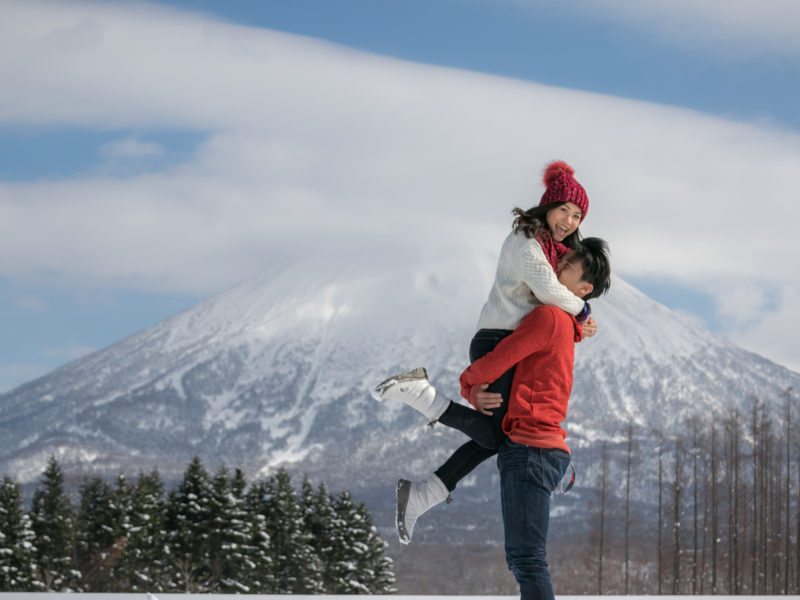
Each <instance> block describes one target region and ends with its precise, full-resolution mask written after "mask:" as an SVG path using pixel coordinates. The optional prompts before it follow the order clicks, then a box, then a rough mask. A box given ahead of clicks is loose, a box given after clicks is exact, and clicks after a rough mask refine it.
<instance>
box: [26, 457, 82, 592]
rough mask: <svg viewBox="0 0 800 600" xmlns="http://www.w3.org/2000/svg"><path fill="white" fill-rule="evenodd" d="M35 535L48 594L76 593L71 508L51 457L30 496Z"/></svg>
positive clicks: (78, 575)
mask: <svg viewBox="0 0 800 600" xmlns="http://www.w3.org/2000/svg"><path fill="white" fill-rule="evenodd" d="M31 520H32V522H33V531H34V533H35V534H36V540H35V541H34V545H35V546H36V562H37V566H38V570H39V573H40V577H41V579H42V582H43V584H44V587H45V589H47V590H48V591H76V590H79V589H80V587H79V581H80V577H81V573H80V572H79V571H78V570H77V569H76V565H75V557H74V553H73V550H74V530H75V525H74V520H73V514H72V505H71V504H70V501H69V498H68V497H67V495H66V494H65V493H64V474H63V472H62V471H61V466H60V465H59V464H58V461H57V460H56V458H55V457H54V456H51V457H50V459H49V460H48V462H47V468H46V469H45V471H44V474H43V476H42V481H41V487H38V488H37V489H36V491H35V492H34V494H33V507H32V510H31Z"/></svg>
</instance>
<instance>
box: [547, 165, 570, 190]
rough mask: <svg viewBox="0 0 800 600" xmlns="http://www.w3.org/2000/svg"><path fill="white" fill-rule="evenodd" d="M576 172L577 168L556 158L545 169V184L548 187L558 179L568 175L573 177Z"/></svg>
mask: <svg viewBox="0 0 800 600" xmlns="http://www.w3.org/2000/svg"><path fill="white" fill-rule="evenodd" d="M574 174H575V169H573V168H572V167H570V166H569V165H568V164H567V163H565V162H564V161H563V160H554V161H553V162H551V163H550V164H548V165H547V166H546V167H545V169H544V178H543V179H544V185H545V187H548V186H549V185H550V184H551V183H552V182H553V181H555V180H556V179H558V178H560V177H562V176H564V175H568V176H570V177H572V175H574Z"/></svg>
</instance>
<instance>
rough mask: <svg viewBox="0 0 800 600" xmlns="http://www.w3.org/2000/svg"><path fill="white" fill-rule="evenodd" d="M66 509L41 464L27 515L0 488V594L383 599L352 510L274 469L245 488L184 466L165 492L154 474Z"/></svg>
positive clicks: (351, 504) (383, 563)
mask: <svg viewBox="0 0 800 600" xmlns="http://www.w3.org/2000/svg"><path fill="white" fill-rule="evenodd" d="M78 496H79V498H78V502H77V504H76V505H73V503H72V502H71V500H70V498H69V496H68V495H67V493H66V492H65V489H64V474H63V472H62V469H61V467H60V465H59V463H58V461H57V460H56V459H55V458H54V457H51V458H50V460H49V462H48V464H47V467H46V469H45V471H44V473H43V476H42V479H41V481H40V482H39V484H38V486H37V488H36V490H35V492H34V494H33V501H32V503H31V507H30V510H25V508H24V506H23V498H22V493H21V490H20V486H19V484H18V483H17V482H15V481H14V480H13V479H12V478H10V477H8V476H6V477H4V479H3V482H2V487H0V590H1V591H45V590H46V591H83V592H122V591H125V592H136V591H142V592H144V591H148V592H158V591H162V592H196V593H197V592H217V593H268V594H278V593H287V594H384V593H391V592H393V591H395V590H394V584H395V577H394V574H393V572H392V563H391V559H389V558H388V557H386V556H384V550H385V548H386V543H385V542H384V541H383V540H382V539H381V538H380V537H379V536H378V534H377V531H376V529H375V527H374V526H373V524H372V520H371V518H370V515H369V514H368V512H367V510H366V508H365V507H364V505H363V504H361V503H357V502H355V501H354V500H353V498H352V497H351V495H350V494H349V493H348V492H346V491H345V492H341V493H340V494H338V495H335V496H334V495H332V494H329V493H328V491H327V489H326V487H325V484H324V483H320V484H319V485H318V487H317V488H316V489H315V488H314V487H313V486H312V485H311V483H310V482H309V481H308V479H304V480H303V482H302V485H301V489H300V491H299V493H298V492H296V491H295V490H294V488H293V486H292V482H291V478H290V476H289V474H288V473H287V472H286V471H285V470H279V471H278V472H277V473H276V474H275V475H273V476H271V477H269V478H266V479H261V480H258V481H255V482H253V483H252V484H251V485H248V483H247V481H246V479H245V476H244V474H243V472H242V471H241V470H240V469H235V470H234V471H233V472H231V471H229V470H228V469H227V468H225V467H221V468H220V469H219V470H218V471H217V472H216V473H215V474H213V475H211V474H209V472H208V471H206V469H205V467H204V466H203V464H202V462H201V461H200V460H199V459H198V458H195V459H194V460H192V462H191V463H190V464H189V466H188V467H187V469H186V471H185V472H184V475H183V479H182V480H181V481H180V482H179V483H178V485H177V487H176V488H175V489H173V490H171V491H170V492H169V493H166V492H165V488H164V484H163V483H162V480H161V478H160V476H159V474H158V472H157V471H152V472H150V473H148V474H141V475H140V476H139V477H138V479H137V480H136V481H135V482H129V481H128V479H126V478H125V477H124V476H122V475H120V476H119V477H118V478H117V479H116V481H115V482H113V483H112V484H109V483H108V482H106V481H105V480H104V479H102V478H100V477H88V478H86V479H84V480H83V483H82V484H81V486H80V490H79V494H78Z"/></svg>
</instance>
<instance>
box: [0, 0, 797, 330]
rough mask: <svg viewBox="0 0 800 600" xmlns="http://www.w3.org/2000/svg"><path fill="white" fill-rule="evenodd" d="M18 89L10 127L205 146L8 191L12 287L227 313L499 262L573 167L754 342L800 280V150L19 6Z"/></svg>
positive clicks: (336, 56)
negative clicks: (326, 272)
mask: <svg viewBox="0 0 800 600" xmlns="http://www.w3.org/2000/svg"><path fill="white" fill-rule="evenodd" d="M142 40H147V43H146V44H143V43H142ZM0 80H2V81H4V82H9V85H8V86H4V93H3V94H2V95H0V123H17V124H19V123H31V124H37V125H41V124H48V123H52V124H68V125H71V126H86V127H93V128H104V127H119V128H124V127H131V128H137V127H148V128H150V129H157V128H158V127H169V128H171V129H175V128H186V129H191V130H196V131H201V132H206V133H207V138H206V140H205V141H204V142H203V143H202V144H201V145H200V147H199V148H198V149H197V151H196V153H195V154H194V155H193V156H192V157H190V158H189V159H188V160H187V162H186V163H184V164H181V165H179V166H173V167H170V168H168V169H166V170H162V171H160V172H155V173H148V174H145V175H137V176H128V177H119V176H117V177H112V176H109V175H105V176H101V175H97V174H94V175H86V176H83V177H73V178H71V179H69V180H65V181H48V182H36V183H14V184H12V183H5V184H0V275H5V276H8V277H15V276H21V275H23V274H24V275H30V274H31V273H47V274H48V276H53V277H57V278H65V279H71V280H77V281H83V282H91V283H94V284H101V285H112V286H127V287H134V288H139V289H144V290H148V291H188V292H192V293H197V292H200V293H211V292H214V291H217V290H219V289H221V288H222V287H225V286H227V285H230V284H231V283H232V282H234V281H236V280H238V279H241V278H242V277H245V276H247V275H248V274H250V273H252V272H253V271H255V270H256V269H258V268H259V267H260V266H261V265H263V264H267V263H270V262H278V261H285V260H289V259H291V258H293V257H298V256H313V255H319V254H320V253H323V254H325V255H331V254H333V255H336V254H339V255H341V256H342V257H344V258H343V260H346V257H347V256H351V255H353V254H354V253H364V252H365V251H368V250H369V249H370V248H371V247H375V246H382V247H385V248H389V249H392V250H393V254H394V256H395V260H398V261H401V260H412V258H409V257H413V260H426V258H430V257H433V256H436V255H439V254H442V253H451V254H453V253H458V252H460V249H461V248H463V247H464V246H465V245H469V246H471V247H476V246H477V248H478V249H479V251H481V252H486V253H489V252H496V251H497V249H498V248H499V244H500V241H501V240H502V237H503V236H504V235H505V232H506V231H507V229H508V226H509V224H510V210H511V208H513V207H514V206H516V205H523V206H527V205H532V204H534V203H536V202H537V201H538V197H539V195H540V194H541V187H540V182H539V176H540V169H541V167H542V166H543V164H544V163H545V162H546V161H547V160H549V159H551V158H556V157H558V158H565V159H567V160H569V161H570V162H572V163H573V164H574V165H575V167H576V169H577V176H578V179H579V180H580V181H581V182H582V183H584V185H585V186H586V187H587V189H588V190H589V193H590V196H591V199H592V207H591V211H590V213H589V217H588V219H587V222H586V226H585V227H584V230H585V233H587V234H593V235H602V236H603V237H606V238H607V239H609V240H610V242H611V243H612V249H613V256H614V260H615V265H616V268H617V270H618V271H621V272H625V273H628V274H632V275H639V276H643V277H645V276H646V277H648V278H653V277H665V278H670V279H673V280H676V281H679V282H680V283H681V284H683V285H688V286H692V287H694V288H696V289H700V290H702V291H704V292H708V293H711V294H712V295H714V297H715V298H718V303H719V305H720V307H721V310H722V312H723V313H724V314H725V315H735V316H736V318H737V319H738V321H737V322H738V323H740V324H742V323H748V324H750V323H758V322H759V321H761V320H762V319H764V318H766V316H767V315H765V314H762V311H763V310H764V307H763V306H762V304H761V303H759V302H758V301H752V299H750V298H749V297H747V296H742V295H741V289H742V286H751V287H753V288H755V289H758V288H763V289H765V290H768V292H769V293H770V294H774V293H781V290H785V289H789V287H788V286H791V285H795V284H796V283H797V282H796V276H794V277H793V276H791V275H789V276H788V277H787V270H786V267H785V266H784V265H794V264H798V261H800V249H798V247H797V245H791V246H789V245H787V244H785V243H783V240H785V239H786V235H787V229H788V228H790V227H791V226H792V224H793V223H796V222H797V221H798V219H799V218H800V205H798V204H797V203H794V202H792V201H791V200H790V199H789V198H790V195H791V193H792V190H793V189H794V186H795V181H796V176H797V172H798V170H799V168H800V136H798V135H796V134H792V133H785V132H781V131H778V130H773V129H768V128H764V127H759V126H755V125H751V124H743V123H736V122H732V121H726V120H722V119H718V118H713V117H710V116H707V115H702V114H699V113H695V112H691V111H687V110H680V109H675V108H670V107H665V106H658V105H654V104H648V103H644V102H637V101H631V100H626V99H620V98H613V97H608V96H601V95H597V94H590V93H584V92H576V91H571V90H565V89H560V88H552V87H547V86H541V85H536V84H531V83H523V82H519V81H513V80H508V79H502V78H496V77H491V76H486V75H479V74H473V73H468V72H462V71H457V70H453V69H445V68H438V67H432V66H425V65H416V64H411V63H406V62H402V61H398V60H393V59H388V58H383V57H378V56H374V55H369V54H364V53H359V52H355V51H352V50H348V49H344V48H341V47H337V46H334V45H330V44H326V43H322V42H318V41H314V40H309V39H305V38H300V37H296V36H290V35H287V34H282V33H277V32H271V31H264V30H258V29H254V28H247V27H242V26H236V25H230V24H225V23H219V22H215V21H213V20H211V19H208V18H206V17H202V16H195V15H191V14H188V13H178V12H173V11H169V10H164V9H161V8H157V7H152V6H147V5H138V6H137V5H132V4H109V3H86V4H83V3H68V2H57V3H55V2H54V3H47V2H37V3H29V2H10V3H7V4H6V5H4V19H3V21H2V22H0ZM6 90H8V93H6ZM777 258H780V260H777ZM728 297H730V298H728ZM795 297H796V296H795ZM789 298H791V296H787V300H786V301H787V302H789V301H790V300H789ZM742 326H743V325H740V328H741V327H742ZM748 327H749V326H748ZM787 327H788V328H789V329H790V330H791V331H793V332H794V334H795V335H797V334H799V333H800V326H799V325H796V324H794V323H792V324H789V325H787ZM734 331H736V330H734Z"/></svg>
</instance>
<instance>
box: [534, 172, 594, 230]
mask: <svg viewBox="0 0 800 600" xmlns="http://www.w3.org/2000/svg"><path fill="white" fill-rule="evenodd" d="M574 174H575V169H573V168H572V167H570V166H569V165H568V164H567V163H565V162H564V161H563V160H556V161H553V162H551V163H550V164H548V165H547V166H546V167H545V169H544V185H545V188H546V189H545V191H544V194H542V199H541V201H540V202H539V206H545V205H546V204H552V203H554V202H572V203H573V204H574V205H576V206H577V207H578V208H580V209H581V212H582V213H583V216H581V222H583V220H584V219H585V218H586V213H588V212H589V196H587V195H586V190H584V189H583V186H582V185H581V184H580V183H578V182H577V180H576V179H575V177H573V175H574Z"/></svg>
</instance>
